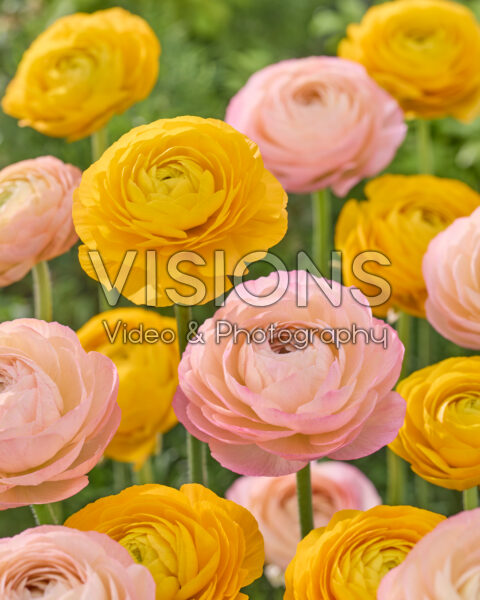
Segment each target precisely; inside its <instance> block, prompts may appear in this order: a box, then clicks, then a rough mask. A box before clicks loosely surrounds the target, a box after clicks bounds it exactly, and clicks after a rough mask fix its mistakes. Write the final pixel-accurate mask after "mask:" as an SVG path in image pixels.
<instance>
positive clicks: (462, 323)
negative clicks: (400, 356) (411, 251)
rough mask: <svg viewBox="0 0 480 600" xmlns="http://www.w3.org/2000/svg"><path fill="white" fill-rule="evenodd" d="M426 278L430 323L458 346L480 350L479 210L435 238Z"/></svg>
mask: <svg viewBox="0 0 480 600" xmlns="http://www.w3.org/2000/svg"><path fill="white" fill-rule="evenodd" d="M423 277H424V279H425V283H426V286H427V293H428V298H427V301H426V303H425V309H426V313H427V319H428V321H429V322H430V324H431V325H432V326H433V327H434V328H435V329H436V330H437V331H438V332H439V333H441V334H442V335H443V337H445V338H447V339H448V340H451V341H452V342H455V344H458V345H459V346H463V347H464V348H471V349H473V350H480V208H477V210H475V212H473V213H472V214H471V215H470V216H469V217H462V218H460V219H457V220H456V221H454V222H453V223H452V224H451V225H450V226H449V227H447V229H445V230H444V231H442V232H441V233H439V234H438V235H437V236H436V237H434V238H433V240H432V241H431V242H430V244H429V246H428V250H427V252H426V254H425V256H424V257H423Z"/></svg>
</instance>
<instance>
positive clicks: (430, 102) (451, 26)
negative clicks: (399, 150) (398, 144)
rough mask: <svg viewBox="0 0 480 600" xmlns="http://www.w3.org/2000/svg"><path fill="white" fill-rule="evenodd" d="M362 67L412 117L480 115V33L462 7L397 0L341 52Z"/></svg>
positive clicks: (373, 13)
mask: <svg viewBox="0 0 480 600" xmlns="http://www.w3.org/2000/svg"><path fill="white" fill-rule="evenodd" d="M338 54H339V56H341V57H342V58H349V59H351V60H354V61H357V62H360V63H362V64H363V65H364V66H365V67H366V69H367V71H368V72H369V73H370V75H371V76H372V77H373V78H374V79H375V80H376V81H377V82H378V83H379V84H380V85H381V86H383V87H384V88H385V89H386V90H388V91H389V92H390V93H391V94H392V96H394V97H395V98H396V99H397V100H398V102H399V103H400V105H401V106H402V108H403V109H404V110H405V112H406V114H407V116H409V117H421V118H425V119H430V118H436V117H445V116H447V115H450V116H453V117H456V118H457V119H460V120H462V121H471V120H473V119H474V118H475V117H476V116H477V115H478V114H479V113H480V69H479V68H478V64H479V63H480V27H479V25H478V22H477V21H476V19H475V15H474V14H473V13H472V11H471V10H469V9H468V8H467V7H466V6H462V5H461V4H460V3H459V2H450V1H448V0H395V1H394V2H385V3H383V4H380V5H379V6H373V7H372V8H370V9H369V10H368V11H367V13H366V15H365V16H364V18H363V20H362V22H361V23H360V24H354V25H350V26H349V27H348V29H347V38H346V39H344V40H342V42H341V43H340V46H339V48H338Z"/></svg>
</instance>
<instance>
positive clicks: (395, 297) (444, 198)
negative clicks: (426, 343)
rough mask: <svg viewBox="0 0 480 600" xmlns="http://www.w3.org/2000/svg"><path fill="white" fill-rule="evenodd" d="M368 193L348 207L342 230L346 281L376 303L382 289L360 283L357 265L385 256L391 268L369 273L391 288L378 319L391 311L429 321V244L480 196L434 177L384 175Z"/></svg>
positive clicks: (374, 266)
mask: <svg viewBox="0 0 480 600" xmlns="http://www.w3.org/2000/svg"><path fill="white" fill-rule="evenodd" d="M365 193H366V196H367V201H366V202H359V201H357V200H349V201H348V202H347V203H346V204H345V205H344V207H343V209H342V211H341V213H340V216H339V219H338V222H337V226H336V234H335V245H336V248H337V249H338V250H340V251H341V252H342V258H343V263H342V266H343V277H344V281H345V283H346V285H355V286H357V287H359V288H360V289H361V290H362V291H363V292H364V293H365V294H366V295H367V296H370V297H374V296H375V294H377V293H378V288H377V287H376V285H373V284H371V283H366V282H365V281H361V280H359V279H358V278H357V277H356V273H355V271H354V268H353V264H354V260H355V258H356V257H357V256H359V255H360V254H361V253H362V252H370V251H376V252H380V253H381V254H382V255H384V257H386V259H388V261H389V262H390V263H391V264H390V265H388V266H385V263H384V264H381V263H380V261H379V262H378V263H377V262H370V261H369V264H368V267H367V271H368V272H370V273H372V274H374V275H375V276H381V277H382V278H384V279H386V280H387V281H388V282H389V284H390V286H391V296H390V299H389V300H388V301H387V302H384V303H383V304H382V305H380V306H377V307H375V308H374V312H375V314H378V315H380V316H385V315H386V314H387V312H388V309H389V308H398V309H401V310H403V311H405V312H407V313H409V314H412V315H415V316H419V317H423V316H425V300H426V298H427V290H426V287H425V281H424V279H423V276H422V259H423V255H424V254H425V252H426V251H427V248H428V244H429V243H430V241H431V240H432V238H434V237H435V236H436V235H437V234H438V233H439V232H441V231H443V230H444V229H445V228H446V227H447V226H448V225H450V224H451V223H452V222H453V221H454V220H455V219H457V218H458V217H463V216H467V215H470V214H471V213H472V212H473V211H474V210H475V209H476V208H477V207H478V206H480V195H479V194H478V193H477V192H475V191H474V190H472V189H471V188H470V187H469V186H468V185H466V184H465V183H463V182H461V181H456V180H454V179H443V178H440V177H433V176H431V175H408V176H405V175H383V176H382V177H378V178H377V179H375V180H373V181H371V182H369V183H368V184H367V185H366V187H365ZM375 260H376V261H377V260H379V259H375ZM382 261H383V259H382Z"/></svg>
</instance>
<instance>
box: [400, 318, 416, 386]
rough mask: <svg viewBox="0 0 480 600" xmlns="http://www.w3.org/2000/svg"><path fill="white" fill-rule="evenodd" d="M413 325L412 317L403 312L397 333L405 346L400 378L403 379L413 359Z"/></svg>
mask: <svg viewBox="0 0 480 600" xmlns="http://www.w3.org/2000/svg"><path fill="white" fill-rule="evenodd" d="M412 325H413V322H412V317H411V316H410V315H409V314H407V313H406V312H401V313H400V315H399V317H398V321H397V333H398V337H399V338H400V341H401V342H402V344H403V345H404V346H405V355H404V357H403V364H402V372H401V373H400V379H403V378H404V377H406V376H407V375H408V374H409V373H410V367H411V361H412V356H411V352H412Z"/></svg>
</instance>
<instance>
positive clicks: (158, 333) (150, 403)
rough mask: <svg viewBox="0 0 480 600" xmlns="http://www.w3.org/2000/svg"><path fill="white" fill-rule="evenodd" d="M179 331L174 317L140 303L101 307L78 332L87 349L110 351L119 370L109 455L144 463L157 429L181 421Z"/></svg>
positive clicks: (107, 353) (155, 441) (159, 431)
mask: <svg viewBox="0 0 480 600" xmlns="http://www.w3.org/2000/svg"><path fill="white" fill-rule="evenodd" d="M176 334H177V328H176V323H175V319H173V318H172V317H164V316H162V315H160V314H158V313H156V312H154V311H152V310H144V309H142V308H118V309H115V310H110V311H107V312H104V313H100V314H99V315H96V316H95V317H93V318H92V319H90V321H88V323H85V325H84V326H83V327H82V328H81V329H80V330H79V331H78V332H77V335H78V337H79V339H80V342H81V343H82V346H83V348H84V349H85V350H86V351H87V352H90V351H92V350H95V351H96V352H100V353H102V354H104V355H105V356H108V357H109V358H110V359H111V360H112V361H113V362H114V363H115V366H116V367H117V370H118V375H119V380H120V385H119V389H118V404H119V406H120V409H121V411H122V420H121V421H120V427H119V428H118V429H117V432H116V433H115V435H114V437H113V439H112V441H111V442H110V444H109V445H108V447H107V449H106V450H105V456H108V457H110V458H113V459H115V460H119V461H123V462H132V463H135V464H136V465H138V466H141V464H143V462H144V461H145V460H146V459H147V458H148V457H149V456H150V455H152V454H153V453H154V452H155V449H156V447H157V437H158V435H159V434H162V433H165V432H167V431H168V430H169V429H171V428H172V427H173V426H174V425H175V424H176V423H177V419H176V417H175V413H174V412H173V408H172V399H173V395H174V393H175V389H176V387H177V383H178V374H177V369H178V362H179V360H180V357H179V352H178V343H177V340H176ZM162 336H163V337H162Z"/></svg>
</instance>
